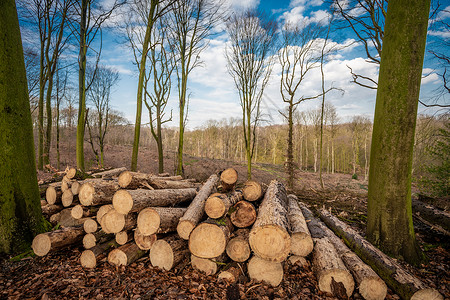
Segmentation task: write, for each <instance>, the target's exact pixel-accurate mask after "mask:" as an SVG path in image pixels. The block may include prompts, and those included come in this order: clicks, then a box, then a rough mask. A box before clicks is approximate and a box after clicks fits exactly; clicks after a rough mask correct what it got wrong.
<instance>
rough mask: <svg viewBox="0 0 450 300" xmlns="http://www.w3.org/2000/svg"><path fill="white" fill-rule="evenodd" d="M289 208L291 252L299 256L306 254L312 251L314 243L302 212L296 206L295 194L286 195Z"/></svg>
mask: <svg viewBox="0 0 450 300" xmlns="http://www.w3.org/2000/svg"><path fill="white" fill-rule="evenodd" d="M288 201H289V209H288V220H289V225H290V234H291V253H292V254H294V255H299V256H307V255H308V254H309V253H311V252H312V250H313V248H314V243H313V240H312V238H311V234H310V233H309V230H308V226H307V225H306V221H305V218H304V216H303V213H302V211H301V209H300V207H299V206H298V199H297V196H295V195H289V196H288Z"/></svg>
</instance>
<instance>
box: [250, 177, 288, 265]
mask: <svg viewBox="0 0 450 300" xmlns="http://www.w3.org/2000/svg"><path fill="white" fill-rule="evenodd" d="M287 210H288V204H287V195H286V190H285V188H284V186H283V184H282V183H280V182H278V181H276V180H272V182H271V183H270V184H269V187H268V189H267V191H266V194H265V196H264V199H263V201H262V202H261V205H260V207H259V209H258V217H257V218H256V221H255V223H254V224H253V227H252V230H251V231H250V236H249V243H250V247H251V248H252V250H253V252H254V253H255V254H256V255H257V256H259V257H260V258H262V259H266V260H270V261H274V262H281V261H283V260H285V259H286V258H287V256H288V255H289V252H290V250H291V238H290V236H289V233H288V230H289V223H288V220H287Z"/></svg>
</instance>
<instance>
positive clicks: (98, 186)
mask: <svg viewBox="0 0 450 300" xmlns="http://www.w3.org/2000/svg"><path fill="white" fill-rule="evenodd" d="M119 173H120V175H119V176H118V178H115V177H114V176H117V174H119ZM72 174H73V176H72ZM76 176H77V171H76V170H75V171H72V169H71V171H69V172H67V174H66V176H65V179H63V181H62V182H61V183H56V184H53V185H52V186H50V187H49V188H48V189H47V202H48V204H46V205H45V206H43V207H42V210H43V212H44V214H46V215H47V216H50V220H51V221H53V222H59V224H60V225H62V226H64V227H63V228H62V229H58V230H55V231H53V232H49V233H45V234H40V235H38V236H36V238H35V239H34V241H33V250H34V252H35V253H36V254H37V255H45V254H47V253H48V252H49V251H52V250H57V249H61V248H62V247H64V246H67V245H70V244H73V243H75V242H79V241H82V242H83V246H84V248H86V250H84V251H83V252H82V254H81V258H80V261H81V264H82V265H83V266H84V267H87V268H93V267H95V266H96V264H97V261H99V259H101V258H102V257H106V256H107V259H108V261H109V262H110V263H111V264H115V265H127V264H130V263H131V262H133V261H135V260H136V259H138V258H141V257H142V256H144V255H145V254H146V253H147V251H149V257H150V262H151V264H152V265H153V266H154V267H159V268H161V269H164V270H171V269H172V268H174V267H175V266H176V265H177V264H179V263H181V262H182V261H185V259H186V258H187V257H190V262H191V265H192V267H193V268H195V269H198V270H200V271H202V272H204V273H206V274H208V275H211V274H215V273H218V277H219V278H223V279H225V280H229V281H232V282H237V281H240V280H241V279H242V278H243V277H245V276H246V274H248V276H249V277H250V278H251V279H254V280H257V281H265V282H267V283H269V284H270V285H272V286H277V285H279V284H280V283H281V282H282V280H283V265H284V264H285V263H286V261H287V260H288V261H289V262H290V263H292V264H294V263H299V264H301V265H305V264H308V261H307V259H306V257H307V256H308V257H310V258H311V261H312V266H313V270H314V272H315V274H316V276H317V279H318V284H319V289H320V290H321V291H324V292H328V293H330V294H333V295H334V296H337V297H339V298H347V297H350V296H351V295H352V294H353V292H354V289H355V283H356V285H357V288H358V292H359V294H360V295H361V296H362V297H363V298H365V299H384V298H385V296H386V292H387V287H386V284H385V281H386V282H387V283H388V284H389V285H390V286H391V287H392V288H393V289H394V291H396V292H397V293H398V294H399V295H400V296H402V298H411V297H412V298H411V299H443V298H442V296H441V295H440V294H439V293H438V292H437V291H436V290H434V289H431V288H428V287H427V286H425V284H423V283H422V282H421V281H419V280H418V279H417V278H416V277H414V276H413V275H411V274H410V273H409V272H407V271H405V270H404V269H403V268H402V267H401V266H400V265H398V264H397V263H396V262H394V261H393V260H392V259H391V258H389V257H387V256H386V255H384V254H383V253H382V252H381V251H379V250H377V249H376V248H375V247H373V246H372V245H370V244H369V243H368V242H367V241H365V240H364V239H363V238H362V237H361V236H359V235H358V234H357V233H356V232H354V231H352V230H351V229H350V228H349V227H348V226H345V224H343V223H342V222H341V221H339V220H338V219H337V218H335V217H334V216H332V215H331V214H330V213H329V212H327V211H325V210H321V211H320V212H319V215H320V218H322V219H323V220H324V221H325V223H326V224H327V225H328V227H330V228H332V229H333V230H334V231H335V232H337V234H338V235H340V236H343V237H344V238H345V240H346V241H349V240H350V243H351V244H353V245H356V246H357V247H359V248H358V252H359V253H363V256H364V257H363V258H364V261H365V262H363V261H362V260H361V259H360V258H359V257H358V256H357V255H356V254H355V252H353V251H351V250H350V249H349V248H348V247H347V246H346V245H345V244H344V242H343V241H342V240H341V239H340V238H338V237H337V236H336V235H335V234H334V233H333V232H332V231H331V230H330V229H328V227H327V225H325V224H324V223H322V222H321V221H320V220H319V219H318V218H316V217H315V216H314V215H313V213H312V212H311V211H310V210H309V208H308V207H307V206H306V205H304V204H303V203H301V202H299V201H298V199H297V197H296V196H295V195H287V192H286V190H285V187H284V186H283V184H282V183H280V182H278V181H276V180H274V181H272V182H271V183H270V184H269V185H268V186H267V187H266V188H263V187H262V186H261V184H259V183H258V182H256V181H247V182H246V183H245V184H244V185H243V186H242V187H241V188H238V187H237V186H236V184H237V179H238V174H237V172H236V171H235V170H234V169H232V168H229V169H226V170H224V171H223V172H221V174H220V177H219V176H217V175H215V174H213V175H211V176H210V177H209V179H208V180H207V181H206V182H205V183H204V184H203V185H202V186H201V187H200V188H199V187H198V184H196V183H195V182H193V181H191V180H183V179H182V178H181V177H179V176H168V174H165V176H161V174H160V175H159V176H154V175H151V174H142V173H134V172H129V171H124V170H123V169H116V170H112V171H109V173H106V174H101V175H100V176H103V178H101V179H100V178H99V179H86V180H84V181H82V182H77V181H74V180H73V178H74V177H76ZM196 188H198V189H197V190H196ZM264 190H265V191H264ZM67 191H70V192H67ZM217 191H220V193H218V192H217ZM66 193H67V195H66V196H65V194H66ZM69 195H71V196H69ZM68 199H70V201H69V200H68ZM59 203H61V204H59ZM183 204H189V205H188V206H186V205H183ZM63 207H69V208H65V209H63ZM55 212H57V213H55ZM80 225H82V226H80ZM99 227H100V228H101V229H99ZM109 250H111V251H109ZM354 250H355V249H354ZM108 251H109V254H108ZM364 251H366V252H364ZM310 253H312V255H311V256H309V254H310ZM252 254H253V255H252ZM367 257H369V259H367ZM373 257H375V259H374V260H375V262H373V261H371V259H372V258H373ZM366 263H368V264H370V265H372V266H375V269H376V270H378V271H379V272H378V273H379V274H382V276H383V280H384V281H383V280H382V279H381V278H380V277H379V276H378V275H377V273H376V272H374V270H373V269H372V268H371V267H369V266H368V265H367V264H366ZM219 270H220V272H218V271H219Z"/></svg>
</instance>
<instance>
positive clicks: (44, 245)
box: [31, 226, 84, 256]
mask: <svg viewBox="0 0 450 300" xmlns="http://www.w3.org/2000/svg"><path fill="white" fill-rule="evenodd" d="M83 235H84V230H83V227H81V226H78V227H64V228H61V229H58V230H55V231H52V232H46V233H41V234H38V235H37V236H35V238H34V239H33V243H32V245H31V248H32V249H33V251H34V253H35V254H36V255H38V256H44V255H46V254H47V253H49V252H50V251H55V250H58V249H61V248H63V247H66V246H68V245H71V244H74V243H77V242H80V241H81V240H82V239H83Z"/></svg>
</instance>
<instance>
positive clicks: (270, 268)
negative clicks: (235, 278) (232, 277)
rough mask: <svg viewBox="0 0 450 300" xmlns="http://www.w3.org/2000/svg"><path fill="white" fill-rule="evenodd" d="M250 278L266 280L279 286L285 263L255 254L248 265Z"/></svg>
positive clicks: (272, 284)
mask: <svg viewBox="0 0 450 300" xmlns="http://www.w3.org/2000/svg"><path fill="white" fill-rule="evenodd" d="M247 270H248V276H249V277H250V279H254V280H257V281H264V282H266V283H268V284H270V285H271V286H278V285H279V284H280V283H281V281H282V280H283V265H282V264H281V263H279V262H274V261H268V260H265V259H262V258H260V257H258V256H253V257H252V258H251V259H250V261H249V262H248V265H247Z"/></svg>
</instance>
